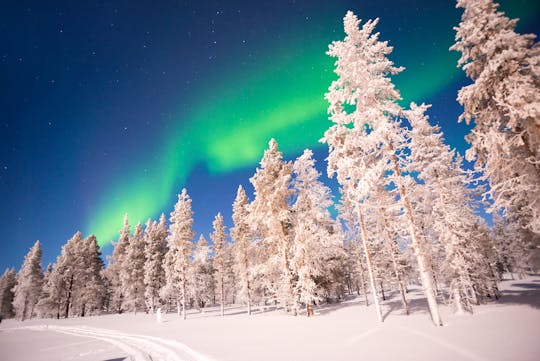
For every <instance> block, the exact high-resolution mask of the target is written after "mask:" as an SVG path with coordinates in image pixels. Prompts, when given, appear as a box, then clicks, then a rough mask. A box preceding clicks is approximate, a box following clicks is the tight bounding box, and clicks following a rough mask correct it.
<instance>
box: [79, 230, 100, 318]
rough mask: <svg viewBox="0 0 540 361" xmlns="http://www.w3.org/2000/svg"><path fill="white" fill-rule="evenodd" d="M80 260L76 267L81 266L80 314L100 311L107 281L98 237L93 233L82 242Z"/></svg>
mask: <svg viewBox="0 0 540 361" xmlns="http://www.w3.org/2000/svg"><path fill="white" fill-rule="evenodd" d="M80 250H81V255H82V257H80V261H79V263H78V264H76V265H75V267H78V268H80V273H79V276H78V280H77V281H78V282H77V283H78V285H79V289H78V290H77V293H76V298H77V303H78V305H79V314H80V315H81V316H84V315H85V314H87V313H96V312H97V313H99V312H101V310H102V308H103V301H104V298H105V292H106V290H105V282H104V280H103V277H102V273H103V272H102V271H103V260H102V259H101V252H100V250H99V246H98V243H97V239H96V237H95V236H94V235H93V234H91V235H90V236H88V237H86V238H85V239H84V240H83V241H82V244H81V248H80Z"/></svg>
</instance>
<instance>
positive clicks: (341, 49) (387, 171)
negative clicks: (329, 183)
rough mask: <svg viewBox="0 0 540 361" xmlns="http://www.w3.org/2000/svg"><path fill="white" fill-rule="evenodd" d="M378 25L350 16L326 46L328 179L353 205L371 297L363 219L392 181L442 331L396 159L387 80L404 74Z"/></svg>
mask: <svg viewBox="0 0 540 361" xmlns="http://www.w3.org/2000/svg"><path fill="white" fill-rule="evenodd" d="M377 23H378V19H377V20H375V21H371V20H370V21H368V22H366V23H365V24H364V25H363V26H362V28H361V29H359V24H360V21H359V20H358V18H357V17H356V16H355V15H354V14H353V13H352V12H348V13H347V15H346V16H345V19H344V25H345V33H346V37H345V40H344V41H335V42H333V43H332V44H331V45H330V46H329V51H328V55H330V56H332V57H336V58H337V60H336V69H335V72H336V74H337V75H338V79H337V80H335V81H333V82H332V85H331V86H330V88H329V91H328V92H327V93H326V95H325V97H326V99H327V100H328V102H329V103H330V105H329V108H328V112H329V113H330V119H331V120H332V122H333V123H334V125H333V126H331V127H330V128H329V129H328V130H327V131H326V132H325V136H324V138H323V142H325V143H327V144H328V146H329V156H328V174H329V176H333V175H334V174H337V179H338V182H339V183H340V184H341V185H342V186H343V187H344V189H345V193H346V196H347V197H348V198H349V199H350V200H351V201H352V202H353V204H355V207H356V211H357V217H358V219H359V224H360V230H361V232H360V234H361V236H362V243H363V246H364V250H365V256H366V263H367V266H368V267H367V268H368V274H369V276H370V284H371V289H372V293H373V294H374V295H376V285H375V279H374V275H373V266H372V264H371V260H370V252H369V245H368V240H369V239H370V235H369V234H368V232H367V229H366V225H365V214H366V212H368V211H369V207H370V205H369V202H370V198H371V197H372V196H373V193H374V191H375V190H376V188H377V187H376V186H377V185H378V184H379V183H380V182H381V179H382V178H383V177H388V178H389V179H391V181H392V183H393V184H394V185H395V187H396V188H397V190H398V193H399V203H400V205H401V206H402V209H403V215H404V216H405V219H406V224H407V228H408V231H409V236H410V238H411V245H412V247H413V248H414V249H415V254H416V258H417V261H418V268H419V274H420V278H421V280H422V284H423V287H424V290H425V294H426V298H427V300H428V305H429V309H430V312H431V316H432V319H433V322H434V323H435V324H436V325H440V324H441V320H440V316H439V311H438V306H437V301H436V298H435V293H434V290H433V285H432V276H431V272H430V270H429V268H428V266H429V265H428V263H427V256H426V253H427V252H426V250H425V249H424V248H425V246H424V245H423V244H422V243H421V237H420V234H419V232H418V228H417V226H416V224H415V216H414V214H413V211H412V208H411V203H410V199H409V195H408V192H409V189H408V188H409V184H410V183H411V182H412V180H411V179H410V177H407V176H405V175H404V174H403V173H402V170H401V164H400V161H401V159H400V158H401V157H402V156H403V155H404V154H405V150H404V147H405V139H406V138H405V137H406V129H405V128H404V127H402V126H401V124H400V122H399V116H400V115H401V112H402V109H401V107H400V106H399V105H398V103H397V101H398V100H399V98H400V96H399V92H398V91H397V90H396V89H395V88H394V85H393V84H392V82H391V80H390V76H391V75H393V74H397V73H399V72H401V71H402V68H397V67H395V66H394V65H393V63H392V62H391V61H390V60H389V59H388V58H387V55H388V54H390V53H391V51H392V47H390V46H389V45H388V43H387V42H382V41H379V34H378V33H375V34H373V29H374V28H375V26H376V24H377ZM374 299H375V301H376V302H375V305H376V310H377V315H378V317H379V320H381V321H382V314H381V311H380V306H379V302H378V300H377V298H376V297H374Z"/></svg>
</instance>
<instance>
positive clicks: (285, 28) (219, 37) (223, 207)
mask: <svg viewBox="0 0 540 361" xmlns="http://www.w3.org/2000/svg"><path fill="white" fill-rule="evenodd" d="M501 9H502V10H503V11H505V12H506V13H507V14H508V15H509V16H511V17H519V18H520V19H521V20H520V22H519V25H518V31H520V32H533V33H536V34H538V33H539V29H538V28H539V26H540V3H539V2H538V1H535V0H512V1H510V0H505V1H501ZM347 10H353V11H354V12H355V13H356V14H357V15H358V16H359V17H360V18H361V19H364V20H367V19H369V18H375V17H380V19H381V21H380V24H379V26H378V28H377V29H378V31H380V32H381V38H382V39H383V40H388V41H389V42H390V44H391V45H393V46H394V52H393V54H392V55H391V59H392V60H393V61H394V62H395V63H396V64H397V65H400V66H404V67H405V68H406V70H405V71H404V72H403V73H402V74H400V75H398V76H396V77H395V78H394V82H395V84H396V86H397V87H398V89H400V91H401V94H402V97H403V98H404V100H403V104H408V102H410V101H416V102H422V101H425V102H430V103H432V104H433V107H432V108H431V109H430V116H431V119H432V121H433V122H435V123H437V124H439V125H441V127H442V129H443V131H444V132H445V136H446V139H447V141H448V143H449V144H451V145H452V146H453V147H455V148H457V149H458V151H460V152H464V150H465V149H466V147H467V145H466V143H465V142H464V141H463V136H464V135H465V134H466V133H467V132H468V129H469V128H468V127H467V126H466V125H465V124H458V123H457V121H456V119H457V117H458V115H459V114H460V106H459V105H458V104H457V103H456V101H455V98H456V93H457V90H458V89H459V88H460V87H461V86H463V85H464V84H467V80H466V79H465V77H464V75H463V74H462V72H461V70H459V69H457V68H456V62H457V58H458V54H457V53H451V52H449V51H448V48H449V47H450V46H451V45H452V43H453V39H454V31H453V30H452V27H453V26H456V25H457V24H458V22H459V18H460V15H461V11H460V10H459V9H455V8H454V2H452V1H431V0H386V1H359V0H356V1H345V0H334V1H315V0H309V1H308V0H306V1H303V0H297V1H282V0H274V1H260V2H259V1H236V0H229V1H152V2H150V1H52V2H43V1H24V0H22V1H12V2H5V3H3V5H2V11H1V12H0V84H1V88H0V225H1V229H2V232H1V235H0V244H1V246H2V247H1V251H0V271H2V270H3V269H4V268H5V267H16V268H18V267H20V264H21V262H22V259H23V257H24V254H25V253H26V252H27V250H28V248H29V247H30V246H31V245H32V244H33V242H34V241H35V240H36V239H39V240H40V241H41V242H42V245H43V248H44V256H43V262H44V264H45V265H46V264H47V263H50V262H53V261H54V260H55V258H56V256H57V254H58V253H59V252H60V247H61V245H62V244H63V243H65V242H66V241H67V239H69V238H70V237H71V236H72V235H73V233H75V231H77V230H81V231H82V232H83V233H84V234H85V235H88V234H90V233H95V234H96V235H97V237H98V241H99V243H100V245H101V246H102V249H103V252H104V254H108V253H110V251H111V246H110V241H111V240H114V239H116V238H117V234H118V229H119V228H120V227H121V222H122V217H123V214H124V213H125V212H128V214H129V216H130V222H131V224H132V225H134V224H135V223H136V222H138V221H140V222H145V221H146V219H147V218H148V217H152V218H157V217H158V216H159V214H160V213H161V212H165V214H166V215H168V214H169V213H170V211H171V210H172V207H173V205H174V203H175V201H176V194H177V193H179V192H180V190H181V188H182V187H184V186H185V187H187V189H188V193H189V194H190V196H191V197H192V199H193V209H194V211H195V225H194V228H195V231H196V232H197V233H203V234H205V235H206V234H208V232H210V231H211V223H212V219H213V217H214V215H215V214H216V213H217V212H222V213H223V215H224V217H225V220H226V223H227V224H228V225H230V224H231V221H230V214H231V209H230V208H231V204H232V202H233V200H234V197H235V194H236V188H237V187H238V184H243V185H244V186H245V187H246V189H247V190H248V192H250V193H251V192H252V187H251V185H250V184H249V181H248V179H249V177H250V176H251V175H252V174H253V173H254V170H255V167H256V166H257V163H258V161H259V160H260V158H261V156H262V152H263V150H264V149H265V148H266V146H267V143H268V140H269V139H270V138H271V137H274V138H276V140H277V141H278V143H279V145H280V149H282V150H283V151H284V153H285V156H286V158H287V159H294V158H296V157H297V156H298V155H299V154H300V153H301V151H302V150H303V149H304V148H306V147H309V148H313V149H314V151H315V156H316V159H317V160H318V167H319V168H320V170H321V172H322V173H323V174H324V176H323V181H325V182H326V183H327V184H328V185H330V186H332V187H335V181H333V180H328V179H327V178H326V175H325V174H326V173H325V162H324V159H325V157H326V155H327V148H326V146H325V145H322V144H319V143H318V140H319V139H320V138H321V137H322V135H323V132H324V130H325V129H327V128H328V127H329V125H330V122H329V121H328V118H327V115H326V107H327V104H326V101H325V100H324V97H323V96H324V93H325V92H326V90H327V88H328V86H329V85H330V82H331V81H332V80H333V79H334V74H333V72H332V70H333V60H332V59H330V58H329V57H328V56H327V55H325V51H326V49H327V47H328V44H329V43H330V42H331V41H332V40H341V39H343V36H344V34H343V26H342V19H343V16H344V15H345V13H346V11H347Z"/></svg>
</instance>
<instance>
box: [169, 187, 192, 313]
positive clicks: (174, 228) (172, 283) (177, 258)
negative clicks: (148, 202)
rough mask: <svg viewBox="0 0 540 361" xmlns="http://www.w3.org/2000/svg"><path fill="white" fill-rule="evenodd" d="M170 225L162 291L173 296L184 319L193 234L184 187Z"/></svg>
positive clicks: (189, 199) (187, 197) (189, 201)
mask: <svg viewBox="0 0 540 361" xmlns="http://www.w3.org/2000/svg"><path fill="white" fill-rule="evenodd" d="M170 221H171V225H170V227H169V236H168V237H167V244H168V248H169V249H168V251H167V254H166V256H165V264H164V266H165V267H164V268H165V280H166V281H165V287H164V290H163V291H162V292H163V294H164V295H165V296H166V297H169V298H173V299H174V300H175V302H176V305H177V311H178V314H180V305H181V306H182V308H181V309H182V317H183V318H184V320H185V319H186V303H187V292H188V289H187V281H188V280H187V276H188V272H189V264H190V256H191V250H192V246H193V244H192V243H191V240H192V239H193V237H194V236H195V233H194V232H193V230H192V227H193V211H192V210H191V198H189V195H188V194H187V191H186V189H185V188H184V189H182V193H180V194H179V195H178V202H177V203H176V205H175V206H174V210H173V211H172V212H171V218H170Z"/></svg>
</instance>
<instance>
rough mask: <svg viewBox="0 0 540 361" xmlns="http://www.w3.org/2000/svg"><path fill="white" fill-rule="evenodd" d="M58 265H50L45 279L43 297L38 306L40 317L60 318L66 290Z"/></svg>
mask: <svg viewBox="0 0 540 361" xmlns="http://www.w3.org/2000/svg"><path fill="white" fill-rule="evenodd" d="M62 286H63V285H62V279H61V277H60V275H59V273H58V271H57V267H56V264H49V266H48V267H47V271H46V272H45V276H44V278H43V289H42V291H41V297H40V299H39V301H38V303H37V305H36V308H37V313H38V315H39V317H55V318H57V319H58V318H60V311H61V306H62V300H63V296H64V290H63V288H62Z"/></svg>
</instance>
